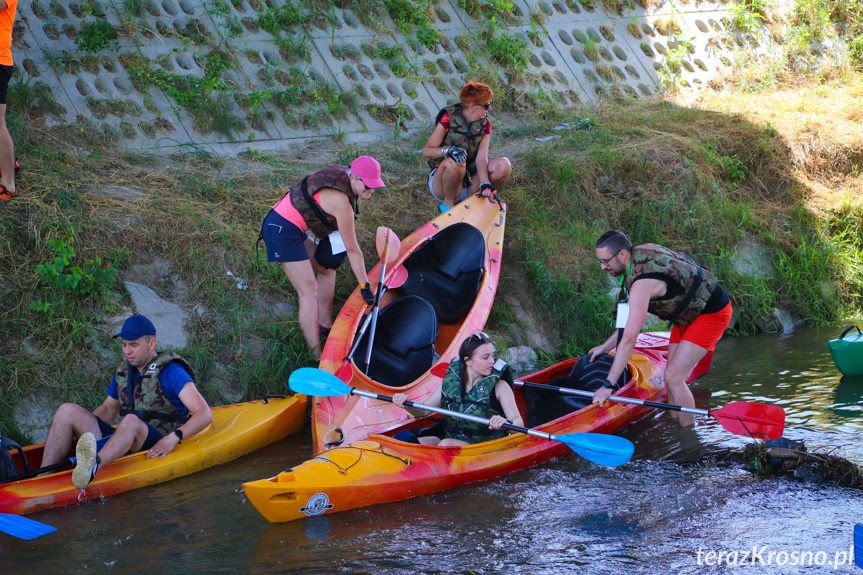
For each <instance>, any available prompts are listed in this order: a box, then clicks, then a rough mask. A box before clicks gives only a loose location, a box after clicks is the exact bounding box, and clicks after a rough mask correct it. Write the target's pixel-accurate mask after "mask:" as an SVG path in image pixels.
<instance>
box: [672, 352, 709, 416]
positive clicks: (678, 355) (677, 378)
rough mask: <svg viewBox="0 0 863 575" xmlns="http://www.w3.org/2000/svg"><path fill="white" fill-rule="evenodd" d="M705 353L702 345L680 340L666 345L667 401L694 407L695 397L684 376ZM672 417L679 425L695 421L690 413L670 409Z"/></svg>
mask: <svg viewBox="0 0 863 575" xmlns="http://www.w3.org/2000/svg"><path fill="white" fill-rule="evenodd" d="M706 353H707V350H706V349H704V348H703V347H698V346H697V345H695V344H694V343H690V342H688V341H681V342H680V343H678V344H672V345H669V346H668V365H666V367H665V388H666V389H667V390H668V402H669V403H673V404H675V405H682V406H683V407H695V398H694V397H693V396H692V391H691V390H690V389H689V386H688V385H686V376H688V375H689V372H690V371H692V368H693V367H695V365H696V364H697V363H698V362H699V361H701V358H702V357H704V355H705V354H706ZM671 413H672V417H673V416H676V419H677V421H678V422H679V423H680V426H681V427H688V426H690V425H693V424H694V423H695V416H694V415H692V414H690V413H680V412H675V411H672V412H671Z"/></svg>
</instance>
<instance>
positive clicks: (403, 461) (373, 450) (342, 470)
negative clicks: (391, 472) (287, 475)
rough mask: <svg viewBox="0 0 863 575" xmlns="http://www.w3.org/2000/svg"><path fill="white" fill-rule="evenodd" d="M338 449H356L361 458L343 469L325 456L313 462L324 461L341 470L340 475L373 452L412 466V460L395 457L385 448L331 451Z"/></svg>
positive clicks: (318, 457)
mask: <svg viewBox="0 0 863 575" xmlns="http://www.w3.org/2000/svg"><path fill="white" fill-rule="evenodd" d="M338 449H355V450H357V451H359V452H360V457H357V460H356V461H354V462H353V463H351V464H350V465H348V466H347V467H342V466H341V465H339V464H338V463H336V462H335V461H333V460H332V459H330V458H329V457H326V456H324V455H318V456H316V457H313V458H312V460H313V461H323V462H325V463H329V464H330V465H333V466H335V467H337V468H338V470H339V473H347V472H348V470H350V468H351V467H353V466H354V465H356V464H357V463H359V462H360V459H362V458H363V456H364V455H365V454H366V453H367V452H368V453H372V452H374V453H380V454H381V455H386V456H387V457H392V458H393V459H398V460H399V461H401V462H402V463H404V464H405V465H407V466H410V464H411V462H410V459H404V458H401V457H399V456H398V455H393V454H392V453H387V452H386V451H384V448H383V446H379V447H378V448H377V449H368V448H366V447H356V446H353V445H349V446H346V447H336V448H334V449H331V450H330V451H336V450H338Z"/></svg>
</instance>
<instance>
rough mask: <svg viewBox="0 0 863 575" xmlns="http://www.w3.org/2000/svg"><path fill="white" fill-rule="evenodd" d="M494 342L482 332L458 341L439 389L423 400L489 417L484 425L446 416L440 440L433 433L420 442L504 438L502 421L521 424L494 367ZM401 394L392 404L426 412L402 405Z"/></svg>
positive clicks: (417, 413)
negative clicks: (456, 356)
mask: <svg viewBox="0 0 863 575" xmlns="http://www.w3.org/2000/svg"><path fill="white" fill-rule="evenodd" d="M494 352H495V349H494V344H493V343H492V341H491V338H490V337H489V336H487V335H486V334H484V333H475V334H473V335H472V336H470V337H468V338H467V339H465V340H464V342H462V344H461V347H460V348H459V352H458V358H456V359H454V360H453V361H452V363H450V365H449V369H448V370H447V372H446V376H444V378H443V382H442V383H441V387H440V389H439V390H438V391H437V392H436V393H435V394H434V395H432V396H431V397H429V398H428V400H426V401H425V402H424V403H426V404H427V405H430V406H432V407H443V408H444V409H449V410H450V411H458V412H461V413H466V414H468V415H475V416H478V417H482V418H484V419H488V420H490V423H489V425H488V426H485V425H483V424H481V423H474V422H472V421H465V420H462V419H455V418H453V417H448V418H447V419H446V433H445V437H444V438H443V439H440V438H438V437H434V436H426V437H420V438H419V441H420V443H422V444H424V445H440V446H455V445H469V444H471V443H478V442H480V441H489V440H491V439H497V438H499V437H504V436H505V435H506V434H507V432H506V431H505V430H503V429H501V427H502V426H503V424H504V423H512V424H514V425H518V426H522V425H524V423H523V422H522V419H521V414H520V413H519V411H518V407H517V406H516V403H515V396H514V395H513V393H512V389H511V388H510V387H509V384H507V382H506V381H504V380H503V379H501V375H502V373H501V372H500V371H498V370H497V369H495V367H494V361H495V360H494ZM407 399H408V396H407V394H405V393H397V394H395V395H393V403H394V404H396V405H397V406H399V407H401V408H403V409H406V410H407V411H408V412H409V413H411V414H413V415H415V416H417V417H425V416H426V415H427V414H428V412H427V411H425V410H422V409H416V408H413V407H408V406H406V405H405V404H404V402H405V401H407Z"/></svg>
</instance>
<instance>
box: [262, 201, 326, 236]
mask: <svg viewBox="0 0 863 575" xmlns="http://www.w3.org/2000/svg"><path fill="white" fill-rule="evenodd" d="M320 196H321V193H320V192H318V193H316V194H314V195H313V196H312V198H314V200H315V202H317V204H318V205H319V206H320V205H321V198H320ZM273 210H275V212H276V213H277V214H279V215H280V216H282V217H283V218H285V219H286V220H288V221H289V222H291V223H292V224H294V225H295V226H297V227H298V228H300V231H301V232H307V231H309V224H307V223H306V220H304V219H303V215H302V214H301V213H300V212H299V211H297V208H295V207H294V204H292V203H291V198H290V195H287V196H285V197H284V198H282V199H281V200H279V201H278V202H276V205H275V206H273Z"/></svg>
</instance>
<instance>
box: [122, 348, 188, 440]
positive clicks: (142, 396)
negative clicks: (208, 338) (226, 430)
mask: <svg viewBox="0 0 863 575" xmlns="http://www.w3.org/2000/svg"><path fill="white" fill-rule="evenodd" d="M173 362H177V363H179V364H180V365H181V366H183V369H185V370H186V371H187V372H189V375H191V376H192V377H193V378H194V371H193V370H192V366H191V365H190V364H189V362H187V361H186V360H185V359H183V358H182V357H180V356H179V355H177V354H176V353H174V352H172V351H163V352H161V353H159V355H157V356H156V357H155V358H154V359H153V361H151V362H150V363H149V364H148V365H147V368H146V369H145V370H144V372H143V373H142V374H141V378H140V380H139V381H138V383H137V385H135V389H134V391H133V392H132V397H131V398H130V397H129V362H128V360H125V359H124V360H123V361H122V362H120V365H119V366H118V367H117V374H116V376H115V377H116V380H117V397H118V399H119V400H120V415H126V414H129V413H134V414H135V415H137V416H138V417H139V418H140V419H141V420H142V421H144V422H146V423H149V424H150V425H151V426H153V427H155V428H156V429H158V430H159V432H161V433H162V434H163V435H167V434H168V433H171V432H172V431H173V430H174V429H176V428H177V427H180V426H181V425H182V424H183V423H184V422H185V421H186V419H187V418H184V417H181V416H180V414H179V412H178V411H177V408H176V407H175V406H174V404H173V403H171V400H170V399H168V397H167V396H166V395H165V390H164V389H162V386H161V384H160V383H159V374H160V373H161V372H162V370H163V369H164V368H165V366H167V365H168V364H169V363H173Z"/></svg>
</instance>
